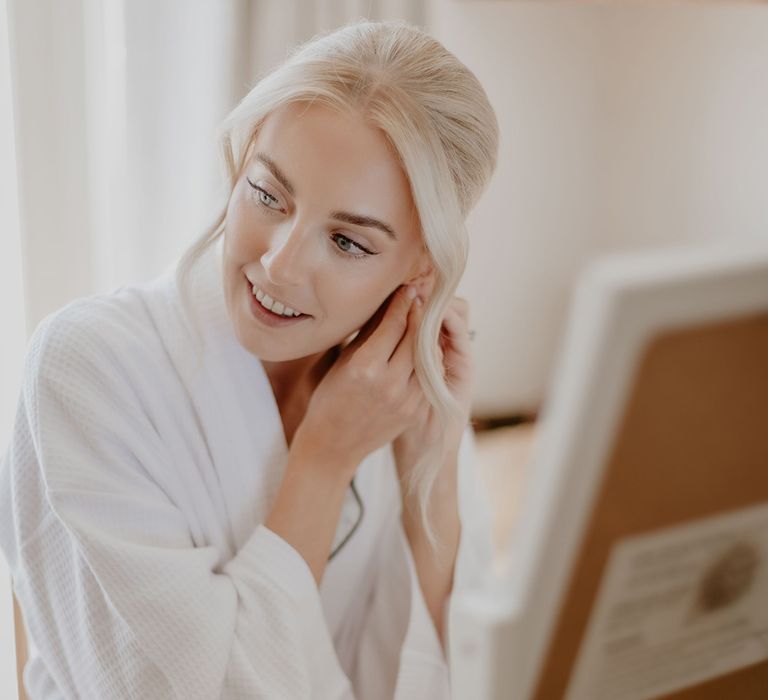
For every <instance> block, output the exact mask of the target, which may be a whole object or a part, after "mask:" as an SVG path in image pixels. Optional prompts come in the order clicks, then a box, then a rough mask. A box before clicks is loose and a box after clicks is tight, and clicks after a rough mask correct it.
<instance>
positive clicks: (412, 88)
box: [177, 20, 498, 548]
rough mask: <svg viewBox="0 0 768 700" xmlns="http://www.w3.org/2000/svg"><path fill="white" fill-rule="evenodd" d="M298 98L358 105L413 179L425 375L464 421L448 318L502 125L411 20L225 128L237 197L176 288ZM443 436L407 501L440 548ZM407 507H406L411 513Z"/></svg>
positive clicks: (366, 31)
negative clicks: (470, 219)
mask: <svg viewBox="0 0 768 700" xmlns="http://www.w3.org/2000/svg"><path fill="white" fill-rule="evenodd" d="M289 102H302V103H310V104H311V103H312V102H318V103H322V104H323V105H325V106H328V107H331V108H334V109H339V110H341V111H345V110H346V111H348V110H354V111H356V112H358V113H359V114H361V115H362V116H363V117H364V118H366V120H367V123H370V124H371V125H373V126H375V127H378V128H379V129H381V130H382V132H383V133H384V134H385V136H386V137H387V138H388V140H389V142H390V143H391V146H392V147H393V150H394V152H395V154H396V156H397V157H398V158H399V160H400V164H401V166H402V167H403V170H404V172H405V174H406V176H407V178H408V180H409V182H410V186H411V193H412V197H413V201H414V204H415V206H416V210H417V212H418V215H419V223H420V227H421V235H422V239H423V241H424V245H425V247H426V249H427V251H428V253H429V255H430V257H431V260H432V263H433V265H434V268H435V281H434V287H433V291H432V297H431V299H430V300H429V303H427V304H426V305H425V307H424V319H423V322H422V325H421V330H420V332H419V334H418V337H417V342H416V362H415V365H416V366H415V371H416V374H417V377H418V379H419V381H420V383H421V387H422V389H423V391H424V394H425V396H426V397H427V399H428V401H429V402H430V404H431V405H432V407H433V409H434V411H435V414H436V417H437V419H438V424H439V425H441V426H445V425H447V421H448V420H450V419H453V420H455V418H456V417H458V416H459V415H460V408H459V406H458V404H457V402H456V401H455V399H454V398H453V396H452V395H451V393H450V391H449V389H448V387H447V385H446V382H445V379H444V376H443V367H442V361H441V356H440V348H439V344H438V343H439V341H438V339H439V333H440V327H441V320H442V317H443V315H444V312H445V309H446V307H447V305H448V303H449V302H450V301H451V299H452V297H453V296H454V293H455V291H456V288H457V286H458V284H459V281H460V279H461V276H462V274H463V273H464V269H465V267H466V263H467V255H468V247H469V245H468V240H467V232H466V228H465V223H464V222H465V219H466V216H467V214H468V213H469V211H470V210H471V209H472V207H473V206H474V205H475V203H476V202H477V200H478V199H479V197H480V195H481V193H482V192H483V190H484V189H485V186H486V184H487V183H488V181H489V179H490V177H491V175H492V173H493V171H494V170H495V167H496V158H497V151H498V123H497V120H496V115H495V113H494V111H493V108H492V107H491V105H490V103H489V101H488V98H487V95H486V93H485V91H484V90H483V88H482V86H481V85H480V83H479V81H478V80H477V78H476V77H475V75H474V74H473V73H472V72H471V71H470V70H469V69H468V68H467V67H466V66H465V65H464V64H462V63H461V62H460V61H459V60H458V59H457V58H456V57H455V56H454V55H453V54H452V53H450V52H449V51H448V50H447V49H446V48H445V47H444V46H443V45H442V44H441V43H440V42H438V41H437V40H435V39H434V38H432V37H430V36H429V35H427V34H425V33H424V32H423V31H422V30H420V29H419V28H417V27H415V26H412V25H410V24H408V23H406V22H403V21H383V22H374V21H370V20H357V21H355V22H352V23H349V24H347V25H345V26H342V27H340V28H338V29H336V30H334V31H331V32H325V33H322V34H319V35H317V36H315V37H313V38H312V39H310V40H309V41H307V42H306V43H304V44H301V45H299V46H297V47H296V48H295V49H294V50H293V51H292V52H291V54H290V55H289V56H288V58H287V59H286V60H285V61H284V62H283V63H282V64H280V65H278V66H277V67H276V68H274V69H273V70H271V71H270V72H268V73H267V74H266V75H264V76H263V77H262V78H261V79H260V80H259V81H258V82H257V84H256V85H255V86H254V87H253V88H252V89H251V91H250V92H249V93H248V94H247V95H246V96H245V97H244V98H243V99H242V100H241V102H240V103H239V104H238V105H237V106H236V107H235V109H233V110H232V112H231V113H230V114H229V115H228V116H227V117H226V119H225V120H224V122H223V123H222V124H221V127H220V132H219V141H220V146H221V150H222V153H223V156H224V162H225V165H226V171H227V176H228V181H229V187H228V194H227V202H225V203H224V206H223V207H222V209H221V211H220V213H219V214H218V216H217V217H216V219H215V221H214V222H213V224H212V225H211V226H210V227H209V228H208V229H207V230H206V231H205V232H204V233H203V235H202V236H200V237H199V238H198V239H197V240H196V241H194V243H193V244H192V245H191V246H190V247H189V248H188V249H187V250H186V251H185V252H184V254H183V255H182V256H181V258H180V261H179V266H178V268H177V282H178V284H179V288H180V289H181V290H182V298H184V297H185V296H186V293H185V288H186V285H187V277H188V274H189V271H190V270H191V268H192V267H193V266H194V264H195V262H196V261H197V260H198V259H199V257H200V256H201V255H202V254H203V252H204V251H205V250H206V249H207V248H209V247H210V246H211V245H213V244H214V242H215V241H217V240H218V239H219V237H220V236H221V235H222V234H223V232H224V228H225V217H226V211H227V203H228V200H229V197H230V196H231V193H232V190H233V189H234V187H235V184H236V183H237V181H238V179H239V177H240V174H241V173H242V170H243V168H244V167H245V165H246V163H247V159H248V157H249V153H250V149H251V146H252V144H253V142H254V140H255V138H256V135H257V134H258V131H259V128H260V126H261V124H262V123H263V121H264V119H265V118H266V117H267V116H268V115H269V113H270V112H272V111H273V110H274V109H276V108H277V107H279V106H281V105H284V104H286V103H289ZM441 458H442V440H440V441H438V446H437V448H436V450H435V451H434V452H433V453H432V454H429V455H425V456H424V458H423V459H422V460H421V461H420V463H419V464H417V465H415V467H414V468H413V470H412V472H411V477H410V481H409V483H408V485H407V500H408V503H410V502H412V501H413V500H414V496H415V497H416V499H415V501H416V503H417V505H418V511H419V514H420V515H421V518H422V522H423V524H424V527H425V530H426V533H427V537H428V539H429V542H430V544H431V545H432V547H433V548H434V547H435V546H436V538H435V537H434V533H433V530H432V527H431V525H430V519H429V512H428V507H427V506H428V503H429V498H430V494H431V491H432V487H433V484H434V482H435V478H436V476H437V474H438V472H439V470H440V467H441V464H440V462H441ZM405 505H406V504H404V506H405Z"/></svg>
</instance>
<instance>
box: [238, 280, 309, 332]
mask: <svg viewBox="0 0 768 700" xmlns="http://www.w3.org/2000/svg"><path fill="white" fill-rule="evenodd" d="M245 281H246V284H247V286H248V291H247V293H248V297H249V299H250V304H251V308H252V310H253V312H254V313H256V314H258V315H261V316H262V318H264V317H266V318H269V319H274V320H275V321H277V322H279V323H291V322H292V321H301V320H302V319H306V318H312V316H311V315H310V314H305V313H301V314H299V315H298V316H284V315H283V314H280V313H276V312H275V311H271V310H270V309H268V308H266V307H265V306H263V305H262V304H261V302H260V301H259V300H258V299H257V298H256V295H255V294H254V293H253V286H254V285H253V284H252V283H251V281H250V280H249V279H248V278H247V277H245Z"/></svg>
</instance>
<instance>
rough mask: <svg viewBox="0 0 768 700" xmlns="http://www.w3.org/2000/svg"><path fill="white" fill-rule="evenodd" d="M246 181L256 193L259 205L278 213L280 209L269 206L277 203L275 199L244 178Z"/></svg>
mask: <svg viewBox="0 0 768 700" xmlns="http://www.w3.org/2000/svg"><path fill="white" fill-rule="evenodd" d="M245 179H246V180H248V184H249V185H250V186H251V187H253V189H254V191H255V192H256V197H258V200H259V204H261V205H262V206H263V207H265V208H267V209H271V210H272V211H280V208H279V207H278V208H275V207H271V206H269V203H270V202H274V203H275V204H276V203H277V198H276V197H273V196H272V195H271V194H270V193H269V192H267V191H266V190H265V189H263V188H261V187H259V186H258V185H255V184H254V183H253V182H251V180H250V178H245Z"/></svg>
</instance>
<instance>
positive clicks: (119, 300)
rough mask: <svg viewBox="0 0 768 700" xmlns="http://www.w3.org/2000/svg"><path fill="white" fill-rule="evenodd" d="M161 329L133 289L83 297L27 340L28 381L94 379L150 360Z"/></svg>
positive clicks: (47, 320)
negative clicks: (157, 331)
mask: <svg viewBox="0 0 768 700" xmlns="http://www.w3.org/2000/svg"><path fill="white" fill-rule="evenodd" d="M156 336H157V333H156V331H155V329H154V324H153V323H152V319H151V317H150V315H149V313H148V311H147V308H146V304H145V302H144V301H143V300H142V299H141V295H140V294H138V293H137V291H136V290H135V289H134V288H128V287H121V288H120V289H118V290H116V291H114V292H111V293H108V294H96V295H92V296H87V297H79V298H77V299H75V300H73V301H71V302H69V303H68V304H66V305H64V306H63V307H61V308H60V309H58V310H57V311H54V312H53V313H51V314H49V315H48V316H46V317H44V318H43V319H42V320H41V321H40V322H39V323H38V325H37V326H36V328H35V330H34V332H33V333H32V335H31V336H30V338H29V341H28V343H27V349H26V356H25V364H24V382H25V385H27V384H28V383H29V382H34V383H35V384H39V383H40V382H41V381H42V382H50V381H57V380H58V381H60V380H62V379H64V378H72V379H74V380H79V381H87V380H93V379H95V378H96V377H98V376H99V375H101V374H104V373H105V372H108V371H109V370H112V371H118V370H120V369H121V368H122V369H123V370H124V369H125V368H126V367H127V366H128V365H129V364H130V362H131V361H136V360H137V359H144V360H147V361H148V360H150V359H151V358H150V356H151V354H152V348H153V346H154V345H155V344H156V343H157V339H156Z"/></svg>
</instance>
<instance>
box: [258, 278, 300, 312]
mask: <svg viewBox="0 0 768 700" xmlns="http://www.w3.org/2000/svg"><path fill="white" fill-rule="evenodd" d="M251 291H252V292H253V295H254V296H255V297H256V299H257V300H258V301H259V303H260V304H261V305H262V306H263V307H264V308H265V309H269V310H270V311H272V312H273V313H276V314H280V315H281V316H287V317H288V318H291V317H293V316H301V314H300V313H299V312H298V311H294V310H293V309H292V308H291V307H290V306H283V304H282V302H279V301H275V300H274V299H272V297H271V296H269V294H265V293H264V292H263V291H262V290H261V289H259V288H258V287H257V286H256V285H253V287H252V289H251Z"/></svg>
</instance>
